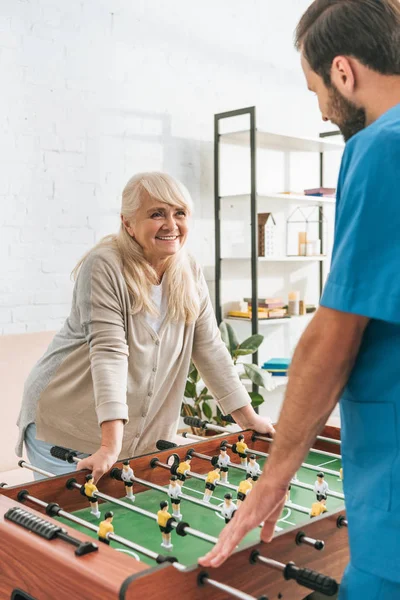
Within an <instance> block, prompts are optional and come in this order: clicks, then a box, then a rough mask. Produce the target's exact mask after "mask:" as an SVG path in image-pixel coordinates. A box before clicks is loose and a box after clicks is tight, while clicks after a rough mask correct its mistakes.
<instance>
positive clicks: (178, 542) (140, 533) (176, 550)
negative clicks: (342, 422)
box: [59, 453, 344, 566]
mask: <svg viewBox="0 0 400 600" xmlns="http://www.w3.org/2000/svg"><path fill="white" fill-rule="evenodd" d="M258 462H259V464H260V466H261V467H262V466H263V464H264V461H263V459H260V460H259V461H258ZM305 462H306V463H309V464H312V465H315V466H317V467H319V468H321V471H323V470H324V468H326V469H331V470H334V471H339V469H340V467H341V462H340V460H338V459H332V458H330V457H327V456H324V455H322V454H314V453H310V454H309V455H308V457H307V459H306V461H305ZM135 475H137V477H140V473H135ZM316 475H317V472H316V471H311V470H309V469H305V468H304V467H301V469H300V470H299V471H298V474H297V476H298V479H299V481H301V482H303V483H308V484H312V485H313V484H314V482H315V480H316ZM242 479H244V477H243V471H239V470H237V469H233V468H230V469H229V483H231V484H233V485H237V484H238V483H239V481H241V480H242ZM325 480H326V481H327V483H328V485H329V488H330V490H332V491H335V492H342V482H341V481H340V479H339V477H337V476H335V475H329V474H325ZM255 485H257V483H256V484H255ZM98 487H99V492H101V480H100V483H99V486H98ZM167 488H168V486H166V488H165V489H167ZM227 491H231V492H232V494H233V498H234V500H235V499H236V492H234V491H233V490H227V489H226V488H224V487H222V486H217V488H216V490H215V491H214V494H213V496H212V498H211V504H212V505H213V506H221V505H222V503H223V497H224V494H225V493H226V492H227ZM183 492H184V493H185V494H187V495H190V496H193V497H194V498H197V499H199V500H202V498H203V492H204V482H203V481H199V480H196V479H187V480H186V482H185V485H184V486H183ZM71 493H77V494H78V493H79V491H78V490H76V491H74V492H71ZM133 493H135V485H134V486H133ZM124 494H125V491H124V485H123V483H122V482H121V499H124V498H123V496H124ZM162 500H167V501H169V498H168V496H167V494H163V493H162V492H161V491H156V490H148V491H146V492H141V493H139V494H136V500H135V502H134V503H133V504H132V503H130V501H129V500H126V503H127V504H131V505H133V506H138V507H140V508H143V509H145V510H147V511H150V512H152V513H157V511H158V510H159V508H160V502H161V501H162ZM290 500H291V502H292V503H294V504H297V505H300V506H303V507H305V508H307V509H308V510H309V509H310V508H311V504H312V503H313V502H314V501H315V494H314V493H313V492H312V491H311V490H305V489H302V488H299V487H296V486H294V485H292V489H291V497H290ZM343 504H344V503H343V500H340V499H337V498H332V497H328V500H327V508H328V510H336V509H337V508H340V507H342V506H343ZM99 508H100V511H101V515H102V516H101V519H96V517H94V516H93V515H92V514H91V513H90V508H89V507H88V508H87V509H83V510H79V511H76V512H75V513H74V514H76V515H77V516H79V517H81V518H82V519H85V520H87V521H90V523H93V524H96V525H98V524H99V522H100V521H101V520H102V519H103V518H104V513H105V512H106V511H107V510H112V511H113V512H114V520H113V525H114V531H115V533H116V534H118V535H120V536H122V537H125V538H127V539H129V540H131V541H132V542H135V543H137V544H140V545H142V546H145V547H146V548H149V549H151V550H153V552H157V553H160V554H166V553H167V552H168V551H166V550H165V548H162V547H161V546H160V544H161V541H162V539H161V532H160V530H159V527H158V525H157V523H156V521H155V520H153V519H150V518H148V517H144V516H142V515H140V514H138V513H134V512H133V511H130V510H129V509H128V508H122V507H120V506H117V505H113V504H112V503H108V502H105V503H101V504H99ZM169 512H170V513H171V514H172V507H171V503H170V501H169ZM181 513H182V515H183V520H184V521H185V522H187V523H189V525H190V526H191V527H193V528H194V529H198V530H200V531H202V532H204V533H208V534H209V535H212V536H216V537H217V536H218V534H219V533H220V531H221V529H222V528H223V527H224V525H225V521H224V519H223V517H221V515H220V514H219V513H218V512H215V511H212V510H209V509H206V508H203V507H201V506H196V505H195V504H192V503H190V502H188V501H185V500H182V502H181ZM309 519H310V517H309V516H308V515H307V514H303V513H301V512H298V511H297V510H295V509H294V508H289V507H285V508H284V510H283V512H282V515H281V518H280V520H279V521H278V526H279V527H281V528H283V529H287V528H290V527H292V526H293V525H299V524H301V523H305V522H307V521H309ZM59 520H60V521H62V522H64V523H65V524H67V525H69V526H73V527H74V528H75V529H79V530H81V531H83V532H85V533H86V534H87V535H89V536H92V537H94V538H96V535H95V533H93V532H92V531H90V530H88V529H86V528H84V527H80V526H78V525H76V524H72V523H71V521H67V520H64V519H59ZM259 535H260V529H256V530H253V531H251V532H250V533H249V534H248V535H247V536H246V538H245V541H247V542H249V541H258V539H259ZM171 541H172V543H173V548H172V550H170V551H169V552H170V553H171V554H172V555H173V556H176V557H177V558H178V560H179V562H181V563H182V564H184V565H192V564H196V563H197V559H198V557H199V556H202V555H203V554H205V553H206V552H207V551H208V550H209V549H210V548H211V544H210V543H208V542H205V541H203V540H199V539H197V538H194V537H192V536H190V535H187V536H186V537H181V536H178V535H177V534H176V532H175V531H172V538H171ZM111 546H112V547H113V548H115V549H117V550H118V551H120V552H125V553H127V554H131V555H132V556H135V557H137V558H139V559H140V560H142V561H143V562H146V563H148V564H149V565H151V566H154V564H155V563H154V561H153V560H151V559H149V558H147V557H145V556H143V555H142V554H139V553H138V554H137V555H135V553H134V552H133V551H131V550H129V549H128V548H126V547H124V546H122V545H120V544H118V543H116V542H114V541H112V542H111Z"/></svg>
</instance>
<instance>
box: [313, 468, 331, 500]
mask: <svg viewBox="0 0 400 600" xmlns="http://www.w3.org/2000/svg"><path fill="white" fill-rule="evenodd" d="M324 477H325V475H324V474H323V473H322V472H320V473H318V475H317V480H316V482H315V483H314V494H316V496H317V500H318V502H321V500H326V499H327V497H328V492H329V486H328V484H327V483H326V481H325V479H324Z"/></svg>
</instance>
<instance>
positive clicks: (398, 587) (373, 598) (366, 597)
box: [339, 564, 400, 600]
mask: <svg viewBox="0 0 400 600" xmlns="http://www.w3.org/2000/svg"><path fill="white" fill-rule="evenodd" d="M396 598H400V583H394V582H393V581H388V580H387V579H381V578H380V577H377V576H375V575H371V574H370V573H364V571H360V570H359V569H355V568H354V567H353V566H352V565H351V564H349V565H347V567H346V570H345V572H344V576H343V579H342V583H341V585H340V592H339V600H396Z"/></svg>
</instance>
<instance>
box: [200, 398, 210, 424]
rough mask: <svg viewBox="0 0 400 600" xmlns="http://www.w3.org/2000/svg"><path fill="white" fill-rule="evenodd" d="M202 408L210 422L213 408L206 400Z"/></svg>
mask: <svg viewBox="0 0 400 600" xmlns="http://www.w3.org/2000/svg"><path fill="white" fill-rule="evenodd" d="M201 408H202V411H203V413H204V415H205V416H206V418H207V419H208V420H209V421H210V420H211V419H212V410H211V406H210V405H209V404H208V402H207V401H206V400H205V401H204V402H203V406H202V407H201Z"/></svg>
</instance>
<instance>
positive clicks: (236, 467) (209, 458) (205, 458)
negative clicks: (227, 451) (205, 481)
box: [190, 452, 247, 473]
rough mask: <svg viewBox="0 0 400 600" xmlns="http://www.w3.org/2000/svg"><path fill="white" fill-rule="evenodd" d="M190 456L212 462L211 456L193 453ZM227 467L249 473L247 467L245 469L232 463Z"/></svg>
mask: <svg viewBox="0 0 400 600" xmlns="http://www.w3.org/2000/svg"><path fill="white" fill-rule="evenodd" d="M190 454H191V455H192V456H195V457H196V458H201V459H202V460H207V461H211V456H208V455H207V454H201V453H200V452H191V453H190ZM227 466H228V467H231V468H232V469H238V470H239V471H245V472H246V473H247V469H246V467H243V466H242V465H237V464H236V463H233V462H231V461H229V464H228V465H227Z"/></svg>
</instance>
